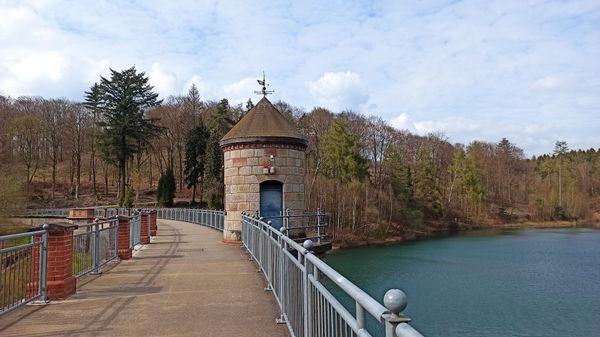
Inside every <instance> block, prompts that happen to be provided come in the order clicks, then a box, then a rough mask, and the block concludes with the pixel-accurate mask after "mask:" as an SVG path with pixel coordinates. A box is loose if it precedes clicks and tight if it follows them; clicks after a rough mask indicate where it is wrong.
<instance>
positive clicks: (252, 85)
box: [223, 77, 269, 105]
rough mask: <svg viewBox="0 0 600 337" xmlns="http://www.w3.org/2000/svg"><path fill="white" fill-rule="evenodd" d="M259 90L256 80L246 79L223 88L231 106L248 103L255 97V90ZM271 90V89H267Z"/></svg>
mask: <svg viewBox="0 0 600 337" xmlns="http://www.w3.org/2000/svg"><path fill="white" fill-rule="evenodd" d="M257 89H258V85H257V82H256V79H255V78H252V77H246V78H243V79H241V80H239V81H237V82H233V83H229V84H226V85H224V86H223V92H224V93H225V97H227V98H228V99H229V103H230V104H231V105H235V104H240V103H244V102H246V101H248V98H249V97H251V96H253V94H254V90H257ZM267 90H269V88H267Z"/></svg>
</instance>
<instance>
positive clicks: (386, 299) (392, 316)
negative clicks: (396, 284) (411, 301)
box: [382, 289, 410, 337]
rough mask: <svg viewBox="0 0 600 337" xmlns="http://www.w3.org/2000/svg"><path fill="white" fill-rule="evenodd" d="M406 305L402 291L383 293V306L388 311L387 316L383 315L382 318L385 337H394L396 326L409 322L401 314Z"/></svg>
mask: <svg viewBox="0 0 600 337" xmlns="http://www.w3.org/2000/svg"><path fill="white" fill-rule="evenodd" d="M407 304H408V300H407V298H406V294H405V293H404V292H403V291H402V290H400V289H390V290H388V291H387V292H386V293H385V295H384V296H383V305H384V306H385V307H386V309H388V310H389V311H390V313H389V314H384V315H383V317H382V318H383V319H384V320H385V337H395V336H396V332H395V330H396V326H398V325H399V324H400V323H408V322H410V318H408V317H406V316H404V315H403V314H402V311H403V310H404V309H406V305H407Z"/></svg>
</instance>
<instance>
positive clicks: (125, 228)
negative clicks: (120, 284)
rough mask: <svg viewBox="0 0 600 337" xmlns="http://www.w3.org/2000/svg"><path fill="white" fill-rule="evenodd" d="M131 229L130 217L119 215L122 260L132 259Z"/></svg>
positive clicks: (120, 257) (120, 256)
mask: <svg viewBox="0 0 600 337" xmlns="http://www.w3.org/2000/svg"><path fill="white" fill-rule="evenodd" d="M130 230H131V226H130V223H129V217H127V216H122V215H119V259H121V260H129V259H131V247H130V245H129V239H130V237H131V234H130V233H129V232H130Z"/></svg>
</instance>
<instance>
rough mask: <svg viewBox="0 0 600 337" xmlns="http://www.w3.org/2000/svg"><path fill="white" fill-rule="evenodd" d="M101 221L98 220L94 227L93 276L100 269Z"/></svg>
mask: <svg viewBox="0 0 600 337" xmlns="http://www.w3.org/2000/svg"><path fill="white" fill-rule="evenodd" d="M99 221H100V220H99V219H98V218H96V220H95V222H96V223H95V224H94V225H92V226H93V227H92V228H93V230H94V256H93V259H94V269H93V270H92V274H97V273H98V268H100V224H99V223H98V222H99Z"/></svg>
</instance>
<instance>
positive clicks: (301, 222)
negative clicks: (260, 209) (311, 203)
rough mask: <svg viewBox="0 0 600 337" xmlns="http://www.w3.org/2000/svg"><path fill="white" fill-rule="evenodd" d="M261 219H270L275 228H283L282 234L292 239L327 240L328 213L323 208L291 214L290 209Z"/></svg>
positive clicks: (266, 220)
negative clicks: (281, 213) (278, 214)
mask: <svg viewBox="0 0 600 337" xmlns="http://www.w3.org/2000/svg"><path fill="white" fill-rule="evenodd" d="M262 219H263V221H265V222H268V221H271V225H272V226H273V227H275V228H276V229H281V228H283V229H284V232H283V234H285V235H287V236H288V237H289V238H291V239H293V240H294V241H296V242H298V241H300V242H301V241H304V240H311V241H315V242H317V243H318V244H320V243H321V242H322V241H329V234H328V230H329V215H328V214H327V212H325V210H322V209H320V208H319V209H317V211H316V212H302V213H300V214H292V212H291V211H290V209H289V208H288V209H286V210H285V213H284V214H283V215H280V216H270V217H262Z"/></svg>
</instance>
